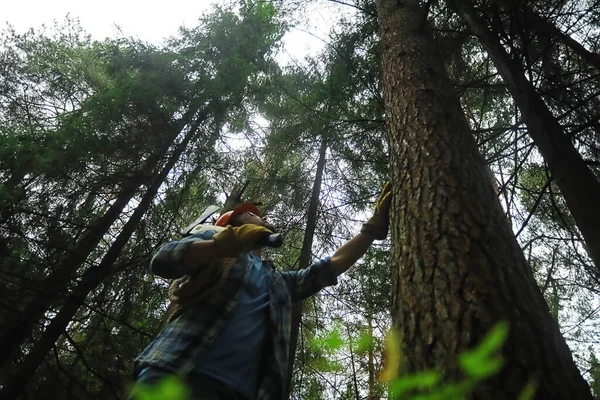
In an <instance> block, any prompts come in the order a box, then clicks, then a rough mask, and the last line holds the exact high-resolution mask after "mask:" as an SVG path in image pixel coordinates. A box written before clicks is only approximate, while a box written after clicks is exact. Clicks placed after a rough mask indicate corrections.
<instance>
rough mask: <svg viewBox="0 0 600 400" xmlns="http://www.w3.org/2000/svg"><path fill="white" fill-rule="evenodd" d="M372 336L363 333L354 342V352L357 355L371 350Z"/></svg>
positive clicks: (368, 333) (369, 333)
mask: <svg viewBox="0 0 600 400" xmlns="http://www.w3.org/2000/svg"><path fill="white" fill-rule="evenodd" d="M373 344H374V342H373V335H371V332H368V331H367V332H363V333H361V335H360V336H359V338H358V340H357V341H356V352H357V353H358V354H362V353H366V352H367V351H369V350H370V349H372V348H373Z"/></svg>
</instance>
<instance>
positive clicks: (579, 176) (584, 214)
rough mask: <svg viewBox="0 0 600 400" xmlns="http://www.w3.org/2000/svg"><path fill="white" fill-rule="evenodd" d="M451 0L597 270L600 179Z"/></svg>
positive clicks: (490, 39) (499, 50) (506, 59)
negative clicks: (511, 105)
mask: <svg viewBox="0 0 600 400" xmlns="http://www.w3.org/2000/svg"><path fill="white" fill-rule="evenodd" d="M453 4H454V7H455V8H456V10H457V11H458V12H459V13H460V15H461V16H462V17H463V18H464V20H465V21H466V22H467V25H468V26H469V28H470V29H471V30H472V31H473V33H475V34H476V35H477V36H478V37H479V39H480V40H481V43H482V44H483V46H484V47H485V49H486V51H487V52H488V54H489V56H490V58H491V59H492V61H493V62H494V64H495V66H496V68H497V69H498V72H500V75H501V76H502V78H503V79H504V81H505V82H506V84H507V86H508V89H509V90H510V92H511V94H512V96H513V98H514V100H515V103H516V104H517V106H518V107H519V109H520V110H521V114H522V116H523V120H524V121H525V123H526V124H527V128H528V129H529V134H530V135H531V138H532V139H533V141H534V143H535V145H536V146H537V148H538V150H539V151H540V153H541V154H542V156H543V157H544V160H545V161H546V163H547V164H548V169H549V170H550V172H551V173H552V177H553V178H554V180H555V181H556V184H557V185H558V187H559V189H560V191H561V193H562V195H563V196H564V199H565V202H566V204H567V207H568V208H569V211H570V212H571V215H573V218H574V219H575V222H576V223H577V226H578V227H579V229H580V231H581V234H582V235H583V238H584V240H585V244H586V249H587V251H588V254H589V255H590V257H591V258H592V260H593V261H594V263H595V264H596V267H597V268H599V269H600V228H599V227H600V213H599V212H598V204H600V182H599V181H598V179H597V178H596V176H595V175H594V173H593V172H592V171H591V170H590V168H589V167H588V166H587V164H586V163H585V161H584V160H583V159H582V158H581V155H580V154H579V152H578V151H577V149H575V146H573V143H572V142H571V139H570V138H569V137H568V136H567V135H565V133H564V132H563V129H562V127H561V126H560V123H559V122H558V121H557V119H556V118H555V117H554V115H552V112H551V111H550V110H549V109H548V107H547V106H546V104H545V103H544V101H543V100H542V98H541V97H540V95H539V94H538V93H537V92H536V91H535V88H534V87H533V85H532V84H531V82H529V81H528V80H527V79H526V78H525V76H524V75H523V72H522V71H521V69H520V67H519V65H517V63H516V62H515V61H514V60H513V59H511V57H510V56H509V55H508V53H507V52H506V50H504V48H503V47H502V45H501V44H500V42H499V41H498V38H497V37H496V36H495V35H494V34H493V33H492V32H490V31H489V30H488V29H487V27H486V25H485V23H484V22H483V21H482V20H481V18H480V17H479V16H478V15H477V14H476V12H475V11H474V10H473V9H472V8H471V7H470V5H469V4H468V3H466V2H464V1H456V2H453Z"/></svg>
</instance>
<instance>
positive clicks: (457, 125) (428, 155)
mask: <svg viewBox="0 0 600 400" xmlns="http://www.w3.org/2000/svg"><path fill="white" fill-rule="evenodd" d="M425 14H426V12H425V11H424V10H423V9H422V8H421V7H420V6H419V1H418V0H403V1H400V2H399V1H397V0H380V2H379V23H380V28H381V40H382V50H383V61H382V68H383V87H384V94H385V97H384V99H385V106H386V119H387V129H388V139H389V143H390V153H391V160H390V166H391V172H390V174H391V180H392V190H393V200H392V206H391V231H392V240H393V242H392V243H393V244H392V255H391V262H392V285H393V286H392V320H393V324H394V327H395V329H398V330H399V333H400V336H401V337H402V348H403V351H404V353H403V366H404V368H405V369H406V370H407V371H412V372H414V371H421V370H425V369H430V368H439V369H440V370H441V371H443V373H444V376H445V378H447V379H451V380H453V379H459V378H460V376H461V373H460V370H459V368H458V366H457V355H458V354H459V353H460V352H461V351H464V350H466V349H469V348H471V347H472V346H474V345H476V344H477V343H478V342H479V341H480V340H481V339H482V338H483V336H484V335H485V334H486V333H487V332H488V331H489V330H490V329H491V328H492V327H493V326H494V325H495V324H496V323H497V322H499V321H506V322H507V323H508V324H509V327H510V333H509V337H508V339H507V341H506V343H505V344H504V346H503V347H502V350H501V351H502V355H503V357H504V359H505V366H504V367H503V369H502V370H501V372H500V373H499V374H498V375H497V376H495V377H493V378H490V379H488V380H486V381H484V382H482V383H481V385H480V386H478V387H477V388H476V389H475V392H474V393H473V396H472V398H475V399H486V400H489V399H511V400H513V399H516V398H517V397H518V394H519V393H520V391H521V390H522V389H523V387H524V386H525V385H526V383H527V381H528V380H529V379H530V378H534V379H536V380H537V382H538V384H539V386H538V390H537V394H536V396H537V397H536V398H538V399H564V400H567V399H591V398H592V397H591V394H590V391H589V387H588V385H587V383H586V382H585V381H584V380H583V378H582V377H581V374H580V373H579V371H578V370H577V367H576V366H575V364H574V362H573V359H572V356H571V353H570V351H569V348H568V347H567V345H566V343H565V341H564V339H563V337H562V336H561V334H560V331H559V329H558V326H557V324H556V322H555V321H554V320H553V318H552V316H551V315H550V312H549V310H548V307H547V305H546V303H545V301H544V299H543V297H542V295H541V293H540V291H539V289H538V287H537V285H536V282H535V280H534V278H533V275H532V273H531V270H530V268H529V266H528V265H527V262H526V260H525V258H524V256H523V254H522V251H521V249H520V248H519V245H518V243H517V241H516V239H515V237H514V234H513V233H512V231H511V229H510V226H509V224H508V221H507V220H506V218H505V217H504V214H503V212H502V209H501V207H500V203H499V202H498V199H497V197H496V194H495V192H494V190H493V187H492V183H491V182H490V180H489V177H488V174H487V173H486V170H485V168H486V167H485V165H484V161H483V158H482V157H481V156H480V154H479V153H478V150H477V147H476V144H475V141H474V140H473V138H472V136H471V133H470V130H469V128H468V125H467V122H466V119H465V118H464V115H463V114H462V111H461V107H460V104H459V102H458V99H457V98H456V97H455V96H454V94H453V91H452V88H451V86H450V84H449V78H448V76H447V73H446V71H445V70H444V67H443V63H442V60H440V59H439V58H438V56H437V55H438V53H439V51H438V49H437V48H436V46H435V42H434V41H433V37H432V34H431V32H430V31H429V30H428V29H427V27H426V15H425Z"/></svg>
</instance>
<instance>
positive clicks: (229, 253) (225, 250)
mask: <svg viewBox="0 0 600 400" xmlns="http://www.w3.org/2000/svg"><path fill="white" fill-rule="evenodd" d="M272 233H273V232H271V231H270V230H269V229H267V228H265V227H264V226H260V225H254V224H244V225H242V226H238V227H235V228H234V227H233V226H231V225H229V226H228V227H226V228H225V229H223V230H222V231H221V232H219V233H217V234H215V235H214V236H213V240H214V241H215V246H217V256H219V257H237V256H238V255H239V254H240V253H248V252H249V251H252V250H256V249H259V248H261V247H263V246H262V244H261V243H262V241H263V240H265V239H266V238H267V237H269V235H271V234H272Z"/></svg>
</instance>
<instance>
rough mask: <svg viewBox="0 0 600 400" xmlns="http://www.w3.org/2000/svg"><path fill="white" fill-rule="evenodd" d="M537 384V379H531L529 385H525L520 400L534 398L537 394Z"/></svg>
mask: <svg viewBox="0 0 600 400" xmlns="http://www.w3.org/2000/svg"><path fill="white" fill-rule="evenodd" d="M537 386H538V383H537V381H536V380H535V379H533V378H531V379H529V382H527V385H525V387H524V388H523V390H522V391H521V393H520V394H519V399H518V400H532V399H533V398H534V396H535V392H536V391H537Z"/></svg>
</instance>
